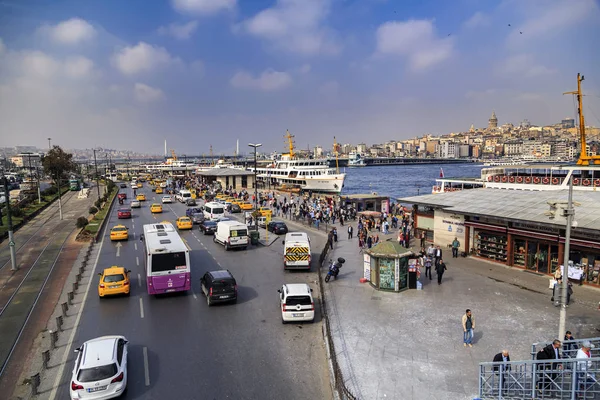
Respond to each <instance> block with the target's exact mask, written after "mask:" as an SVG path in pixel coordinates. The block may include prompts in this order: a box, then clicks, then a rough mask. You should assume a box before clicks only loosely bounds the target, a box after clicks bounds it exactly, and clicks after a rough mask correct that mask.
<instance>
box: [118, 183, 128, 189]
mask: <svg viewBox="0 0 600 400" xmlns="http://www.w3.org/2000/svg"><path fill="white" fill-rule="evenodd" d="M119 187H120V188H121V189H123V188H126V187H127V184H126V183H121V184H120V185H119Z"/></svg>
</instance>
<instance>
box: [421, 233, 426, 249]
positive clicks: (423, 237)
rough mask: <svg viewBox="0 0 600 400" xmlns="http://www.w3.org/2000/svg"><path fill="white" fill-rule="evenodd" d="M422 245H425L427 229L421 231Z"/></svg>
mask: <svg viewBox="0 0 600 400" xmlns="http://www.w3.org/2000/svg"><path fill="white" fill-rule="evenodd" d="M421 247H425V231H421Z"/></svg>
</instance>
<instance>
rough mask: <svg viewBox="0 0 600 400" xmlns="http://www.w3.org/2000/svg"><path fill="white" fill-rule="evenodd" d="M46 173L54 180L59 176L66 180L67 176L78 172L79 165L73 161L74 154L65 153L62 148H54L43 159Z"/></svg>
mask: <svg viewBox="0 0 600 400" xmlns="http://www.w3.org/2000/svg"><path fill="white" fill-rule="evenodd" d="M42 165H43V166H44V172H45V173H46V174H48V175H50V176H51V177H52V178H53V179H56V177H57V176H59V177H61V178H64V175H65V174H68V173H69V172H75V171H77V164H76V163H75V161H73V154H71V153H65V151H64V150H63V149H62V148H61V147H60V146H53V147H52V150H50V151H48V153H47V154H46V155H45V156H44V158H43V159H42Z"/></svg>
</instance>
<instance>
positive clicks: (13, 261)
mask: <svg viewBox="0 0 600 400" xmlns="http://www.w3.org/2000/svg"><path fill="white" fill-rule="evenodd" d="M3 178H4V179H3V180H4V202H5V203H6V220H7V222H8V247H9V248H10V270H11V271H16V270H17V252H16V250H15V237H14V236H13V224H12V214H11V212H10V195H9V191H8V178H7V177H6V176H3Z"/></svg>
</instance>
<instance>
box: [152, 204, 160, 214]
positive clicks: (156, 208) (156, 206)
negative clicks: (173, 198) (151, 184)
mask: <svg viewBox="0 0 600 400" xmlns="http://www.w3.org/2000/svg"><path fill="white" fill-rule="evenodd" d="M150 212H151V213H152V214H155V213H161V212H162V204H158V203H153V204H152V205H151V206H150Z"/></svg>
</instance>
